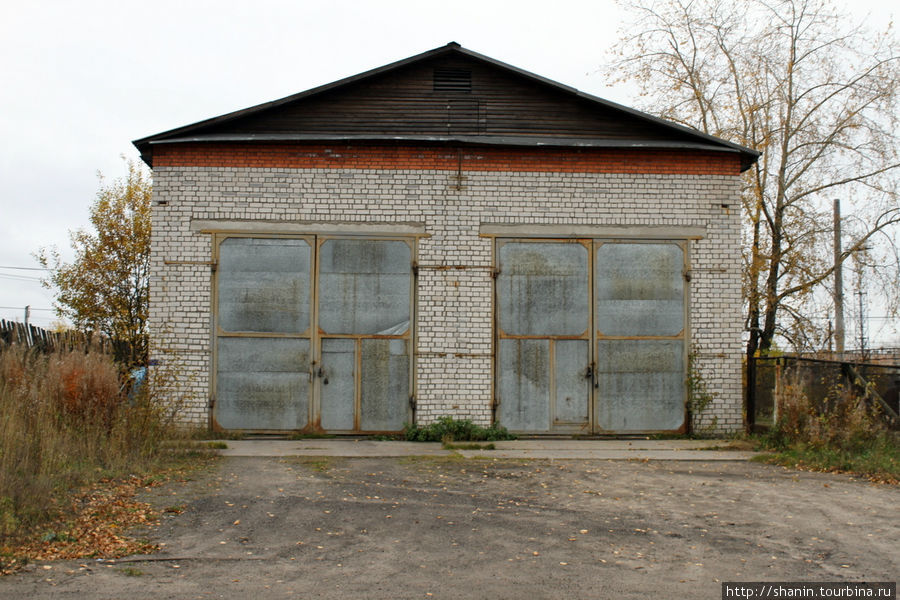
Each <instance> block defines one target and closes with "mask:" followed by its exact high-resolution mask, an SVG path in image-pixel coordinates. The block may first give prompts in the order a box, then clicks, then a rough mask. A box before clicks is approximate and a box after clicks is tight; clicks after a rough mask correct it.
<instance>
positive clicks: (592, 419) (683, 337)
mask: <svg viewBox="0 0 900 600" xmlns="http://www.w3.org/2000/svg"><path fill="white" fill-rule="evenodd" d="M491 237H493V238H494V240H493V241H494V243H493V244H492V251H493V263H494V265H496V267H495V285H494V293H493V306H494V310H493V322H494V335H493V344H494V350H493V355H494V360H493V361H492V385H493V392H492V396H493V398H494V401H493V410H494V420H495V421H498V420H499V414H500V408H499V407H500V405H501V403H502V402H503V398H501V397H499V394H500V391H499V387H500V386H499V378H500V376H501V373H500V371H501V369H500V364H499V360H500V352H499V349H500V341H501V340H502V339H550V343H551V345H552V344H553V343H554V341H555V340H556V339H561V340H562V339H579V340H580V339H585V340H587V341H588V346H589V349H588V364H589V365H590V370H591V376H592V379H591V385H590V391H589V398H588V413H589V414H588V421H587V425H586V427H585V428H586V429H587V431H583V433H592V434H598V433H615V432H612V431H604V430H601V429H600V428H599V425H598V417H597V407H598V405H599V403H600V402H601V399H600V397H599V391H598V389H599V383H598V381H597V376H598V375H597V370H598V357H597V351H598V350H597V348H598V341H600V340H619V339H621V340H632V339H633V340H644V339H646V340H672V341H681V342H682V361H683V362H682V364H683V366H684V381H685V382H686V378H687V365H688V354H689V345H690V339H689V337H690V335H689V332H690V305H691V303H690V286H689V285H688V283H689V282H690V276H689V274H690V264H691V262H690V261H691V258H690V243H689V241H690V239H692V238H690V237H687V236H686V237H684V238H681V239H659V238H656V237H651V238H637V239H635V238H628V239H622V238H618V237H616V238H613V237H609V238H606V237H588V238H580V237H579V238H560V237H502V236H491ZM508 243H529V244H530V243H556V244H561V243H577V244H581V245H584V246H585V247H586V248H587V250H588V255H589V258H588V274H587V275H588V296H589V317H588V322H589V326H588V329H587V331H586V332H585V333H584V334H583V335H581V336H534V335H532V336H516V335H508V334H506V333H505V332H504V331H502V329H501V326H500V314H499V310H500V308H499V307H500V301H499V286H498V285H497V283H496V280H497V276H499V273H500V270H501V269H502V265H501V262H500V249H501V248H502V247H503V245H505V244H508ZM611 243H616V244H656V245H659V244H673V245H676V246H678V247H679V248H680V249H681V253H682V261H683V262H682V267H683V268H682V276H683V278H684V282H685V284H684V286H683V321H682V323H683V327H682V329H681V331H680V332H679V333H678V334H676V335H664V336H656V335H650V336H606V335H603V334H602V333H601V332H599V331H597V329H596V325H595V322H594V320H595V309H596V298H595V293H596V282H595V277H596V270H595V261H596V258H597V249H598V248H599V247H601V246H602V245H604V244H611ZM550 356H551V357H553V356H554V352H553V348H552V346H551V352H550ZM551 370H555V365H551ZM685 390H686V383H685ZM554 400H555V391H553V386H551V406H550V407H549V410H550V414H551V415H553V414H555V413H554V410H555V406H554V405H553V401H554ZM684 414H685V418H686V416H687V413H686V410H685V413H684ZM501 424H502V422H501ZM684 428H685V424H682V425H681V426H680V427H679V428H677V429H674V430H662V431H660V430H647V431H629V433H653V432H671V431H677V432H682V431H684ZM566 432H568V433H571V432H572V431H566V427H562V428H559V429H554V427H553V423H552V420H551V423H549V424H548V430H547V431H546V433H549V434H553V433H566ZM527 433H531V432H527ZM576 433H577V431H576Z"/></svg>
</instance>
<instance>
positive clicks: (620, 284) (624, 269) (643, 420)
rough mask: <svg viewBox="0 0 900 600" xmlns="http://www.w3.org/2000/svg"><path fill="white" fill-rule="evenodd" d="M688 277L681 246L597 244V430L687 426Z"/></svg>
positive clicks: (632, 430)
mask: <svg viewBox="0 0 900 600" xmlns="http://www.w3.org/2000/svg"><path fill="white" fill-rule="evenodd" d="M684 271H685V257H684V249H683V248H682V246H681V245H679V244H677V243H603V242H597V243H596V244H595V248H594V329H595V344H596V345H595V357H596V358H595V360H596V365H597V368H596V383H595V385H596V387H595V391H596V393H595V398H596V399H595V404H594V406H595V408H594V411H595V413H594V414H595V419H594V423H595V429H596V431H598V432H640V431H675V430H678V429H680V428H681V427H682V426H683V425H684V418H685V407H684V401H685V378H686V373H685V357H684V353H685V326H684V324H685V287H684Z"/></svg>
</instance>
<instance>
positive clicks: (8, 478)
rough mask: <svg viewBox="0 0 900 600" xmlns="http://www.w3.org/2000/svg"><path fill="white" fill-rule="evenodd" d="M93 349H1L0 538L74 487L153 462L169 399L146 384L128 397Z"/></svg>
mask: <svg viewBox="0 0 900 600" xmlns="http://www.w3.org/2000/svg"><path fill="white" fill-rule="evenodd" d="M123 381H124V379H123V377H122V376H121V375H120V373H119V370H118V368H117V366H116V364H115V363H114V362H113V360H112V358H111V357H109V356H108V355H105V354H100V353H96V352H87V353H85V352H82V351H75V352H68V351H59V352H55V353H52V354H40V353H36V352H32V351H28V350H26V349H24V348H20V347H16V346H13V347H9V348H5V349H3V350H2V352H0V541H2V539H3V538H4V537H5V536H10V535H13V534H15V533H17V532H19V531H20V530H24V529H26V528H28V527H29V526H32V525H34V524H36V523H39V522H41V521H42V520H44V519H47V518H51V517H52V516H53V513H54V511H55V510H56V507H57V506H59V505H60V502H59V500H60V499H62V498H63V496H64V495H65V494H66V493H67V492H69V491H71V490H73V489H74V488H76V487H78V486H81V485H85V484H87V483H89V482H92V481H96V480H98V479H102V478H111V477H116V476H120V475H127V474H132V473H140V472H142V471H144V470H147V469H150V468H152V467H153V466H154V465H155V464H156V461H157V459H158V458H160V455H161V454H162V453H163V452H164V450H163V448H162V444H161V442H162V440H163V438H165V437H167V436H168V435H169V434H170V433H171V431H172V430H171V428H170V425H171V417H172V414H171V405H165V404H161V403H160V402H158V401H157V399H155V398H154V397H153V393H152V391H151V390H150V387H151V386H149V385H148V386H144V389H143V392H142V393H138V394H134V395H133V397H131V398H129V397H128V394H127V391H126V387H127V386H124V385H123Z"/></svg>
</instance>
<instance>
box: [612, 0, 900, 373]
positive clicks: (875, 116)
mask: <svg viewBox="0 0 900 600" xmlns="http://www.w3.org/2000/svg"><path fill="white" fill-rule="evenodd" d="M623 6H624V7H625V8H626V9H627V10H628V11H629V13H630V14H631V15H632V16H633V18H634V19H633V21H632V22H631V23H629V24H628V25H627V27H626V28H625V29H624V30H623V34H622V40H621V43H620V44H619V46H618V48H617V50H616V53H615V56H614V58H613V59H612V60H611V61H610V63H609V65H608V68H607V71H608V73H609V74H610V75H612V76H613V77H614V78H615V79H617V80H619V81H633V82H636V83H637V84H638V85H639V86H640V87H641V89H642V97H643V98H644V99H645V102H644V105H643V106H642V107H641V108H644V109H645V110H649V111H652V112H656V113H657V114H659V115H660V116H662V117H663V118H666V119H670V120H672V121H675V122H678V123H681V124H684V125H687V126H690V127H694V128H696V129H698V130H700V131H703V132H704V133H709V134H712V135H715V136H719V137H722V138H725V139H728V140H731V141H734V142H737V143H740V144H742V145H745V146H749V147H751V148H755V149H757V150H760V151H762V152H763V155H762V157H761V158H760V160H759V162H758V163H757V164H756V165H755V166H754V167H753V168H751V169H750V170H749V171H747V172H746V173H745V176H744V186H743V197H742V201H743V217H744V232H743V235H744V252H743V258H744V273H743V276H744V277H743V282H744V300H745V308H746V326H747V329H748V330H749V342H748V344H747V354H748V355H749V356H753V355H755V354H756V353H757V351H760V352H765V351H767V350H769V349H770V348H771V346H772V344H773V342H774V340H775V338H776V336H781V337H783V338H786V339H787V341H788V342H789V343H791V344H794V345H797V346H801V347H802V346H810V345H814V344H815V342H814V339H815V338H816V332H815V331H814V330H815V327H816V326H817V322H818V326H819V328H820V329H821V325H822V323H821V321H817V318H819V317H821V316H822V315H821V312H820V311H822V296H823V294H822V291H823V290H825V289H826V288H825V287H824V286H826V285H827V284H829V283H830V280H829V278H830V276H831V275H832V273H833V271H834V260H833V258H832V255H831V251H830V248H831V246H830V243H831V231H832V227H831V217H830V214H831V206H832V200H833V199H834V198H836V197H840V198H841V199H842V200H843V201H844V207H845V208H844V214H845V215H848V218H847V222H846V225H845V226H844V231H845V232H847V233H849V234H850V237H851V239H850V240H849V242H846V241H845V242H844V244H843V247H844V251H843V253H842V254H841V258H840V260H841V261H843V260H845V259H846V258H847V257H849V256H850V255H852V254H853V252H854V251H856V250H857V249H859V248H861V247H862V246H864V245H866V244H867V243H869V241H870V240H873V238H880V241H885V240H886V241H888V242H890V243H889V244H888V245H887V246H885V249H886V252H885V254H887V255H890V254H892V252H893V249H894V248H896V245H895V244H893V241H894V239H893V236H895V235H896V227H895V226H896V225H897V224H898V223H900V204H898V188H897V179H898V175H900V168H898V167H900V157H898V144H897V142H898V136H897V134H896V133H895V132H896V130H897V121H898V117H897V104H898V99H900V90H898V84H900V47H898V44H897V41H896V40H895V38H894V37H893V36H892V35H891V31H890V30H888V31H887V32H886V33H883V34H879V35H876V34H873V33H872V32H870V31H868V30H866V29H865V28H863V27H862V26H859V25H855V26H854V25H852V24H851V23H850V20H849V19H848V18H847V16H846V15H842V14H840V13H839V12H837V11H836V10H835V9H834V8H833V7H832V6H831V5H830V4H829V3H828V2H827V1H826V0H665V1H662V2H660V1H653V0H638V1H637V2H633V3H632V2H628V3H623ZM848 209H849V210H848ZM893 256H894V257H896V254H895V253H894V254H893ZM890 265H891V266H892V269H889V270H887V271H883V272H882V275H885V274H887V275H890V274H891V273H893V277H894V279H896V273H897V270H896V262H891V263H890ZM829 297H830V296H829ZM819 339H821V336H819Z"/></svg>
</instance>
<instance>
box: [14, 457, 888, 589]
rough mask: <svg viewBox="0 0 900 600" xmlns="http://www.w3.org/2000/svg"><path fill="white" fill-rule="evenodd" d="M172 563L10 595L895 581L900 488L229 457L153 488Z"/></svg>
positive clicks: (41, 580) (646, 471)
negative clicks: (186, 479)
mask: <svg viewBox="0 0 900 600" xmlns="http://www.w3.org/2000/svg"><path fill="white" fill-rule="evenodd" d="M145 499H146V500H148V501H150V502H152V503H153V504H154V505H156V506H157V507H158V508H159V509H160V510H163V509H165V508H170V509H179V510H180V509H181V508H183V509H184V511H183V512H182V513H181V514H174V513H164V516H163V517H162V519H161V523H160V525H159V526H158V527H157V528H155V529H153V530H152V531H149V532H143V533H142V535H145V536H146V537H149V538H150V539H151V540H153V541H155V542H157V543H159V544H161V545H162V551H161V552H160V553H159V554H156V555H153V556H150V557H131V558H128V559H122V560H119V561H116V562H115V563H114V564H109V563H108V562H104V561H95V560H81V561H64V562H53V563H40V564H33V565H30V566H29V567H28V568H27V569H26V570H25V571H24V572H21V573H18V574H16V575H13V576H9V577H5V578H3V579H0V598H36V599H41V598H47V599H50V598H53V599H57V598H78V599H79V600H81V599H106V598H138V599H141V598H153V599H162V598H177V599H186V598H197V599H201V598H241V599H243V598H341V599H343V598H391V599H393V598H422V599H428V598H501V599H502V598H528V599H535V598H554V599H556V598H611V597H615V598H652V597H656V598H719V597H720V593H721V592H720V590H721V587H720V582H722V581H745V582H746V581H801V580H802V581H860V580H869V581H886V580H894V579H896V577H897V573H898V564H900V563H898V553H897V547H898V542H900V523H898V520H897V516H898V506H900V487H898V486H886V485H875V484H870V483H868V482H865V481H860V480H854V479H852V478H851V477H848V476H846V475H831V474H820V473H806V472H795V471H789V470H786V469H782V468H780V467H773V466H769V465H763V464H756V463H746V462H726V463H711V462H710V463H707V462H678V461H659V462H654V461H596V460H592V461H587V460H555V461H551V460H502V459H501V460H494V459H463V458H459V457H404V458H327V457H315V458H313V457H282V458H263V457H227V458H222V459H221V460H219V461H218V462H217V463H216V464H215V465H214V466H213V467H212V468H211V469H209V470H208V471H205V472H202V473H200V474H198V475H197V477H196V479H195V480H193V481H191V482H188V483H174V482H173V483H169V484H166V485H165V486H162V487H160V488H154V489H153V490H151V491H149V492H147V497H146V498H145Z"/></svg>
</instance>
